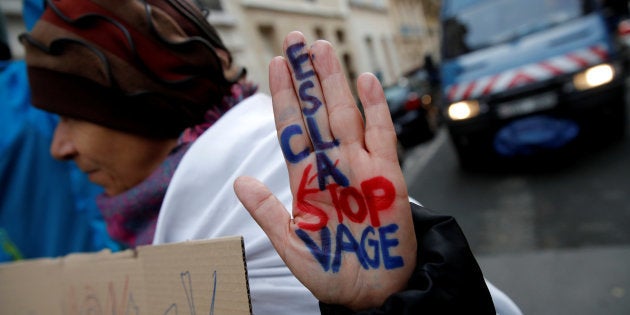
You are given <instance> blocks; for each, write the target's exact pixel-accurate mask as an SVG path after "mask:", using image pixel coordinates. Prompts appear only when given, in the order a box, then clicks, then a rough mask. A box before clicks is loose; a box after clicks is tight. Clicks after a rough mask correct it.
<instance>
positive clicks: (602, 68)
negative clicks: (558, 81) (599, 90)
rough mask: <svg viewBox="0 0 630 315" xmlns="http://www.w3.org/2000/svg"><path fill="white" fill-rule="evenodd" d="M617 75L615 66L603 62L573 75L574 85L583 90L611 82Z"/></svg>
mask: <svg viewBox="0 0 630 315" xmlns="http://www.w3.org/2000/svg"><path fill="white" fill-rule="evenodd" d="M614 77H615V68H614V67H613V66H612V65H609V64H601V65H597V66H594V67H591V68H588V69H586V70H584V71H582V72H580V73H578V74H576V75H575V76H574V77H573V86H575V88H576V89H578V90H580V91H583V90H588V89H592V88H594V87H598V86H602V85H604V84H606V83H609V82H610V81H612V80H613V78H614Z"/></svg>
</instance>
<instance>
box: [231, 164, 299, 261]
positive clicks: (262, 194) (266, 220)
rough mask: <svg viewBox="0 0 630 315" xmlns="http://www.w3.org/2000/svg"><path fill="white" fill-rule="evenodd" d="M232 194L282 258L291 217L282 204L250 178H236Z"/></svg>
mask: <svg viewBox="0 0 630 315" xmlns="http://www.w3.org/2000/svg"><path fill="white" fill-rule="evenodd" d="M234 192H235V193H236V196H237V197H238V199H239V200H240V201H241V203H242V204H243V206H245V209H247V211H248V212H249V214H250V215H251V216H252V217H253V218H254V220H255V221H256V223H258V225H259V226H260V227H261V228H262V229H263V231H264V232H265V234H267V237H269V239H270V240H271V243H272V244H273V246H274V247H275V248H276V251H278V253H279V254H280V256H281V257H282V258H284V253H283V250H284V249H285V248H286V247H285V246H282V244H285V242H286V241H287V240H288V236H289V226H290V223H291V216H290V215H289V212H287V210H286V208H285V207H284V205H283V204H282V202H280V200H278V198H276V196H274V195H273V193H272V192H271V191H270V190H269V188H267V186H265V185H264V184H263V183H261V182H260V181H259V180H257V179H255V178H252V177H247V176H240V177H238V178H237V179H236V180H235V181H234Z"/></svg>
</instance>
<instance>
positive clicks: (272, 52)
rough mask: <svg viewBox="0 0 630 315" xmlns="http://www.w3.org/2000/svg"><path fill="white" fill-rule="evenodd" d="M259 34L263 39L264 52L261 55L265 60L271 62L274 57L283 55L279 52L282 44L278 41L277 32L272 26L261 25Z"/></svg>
mask: <svg viewBox="0 0 630 315" xmlns="http://www.w3.org/2000/svg"><path fill="white" fill-rule="evenodd" d="M258 33H260V37H261V39H262V44H263V50H264V51H263V52H262V54H260V55H261V56H262V57H263V58H264V59H263V60H271V59H273V57H275V56H278V55H280V54H281V52H280V51H277V50H278V49H279V48H278V47H282V43H280V42H279V41H278V40H277V36H276V30H275V29H274V28H273V26H271V25H259V26H258Z"/></svg>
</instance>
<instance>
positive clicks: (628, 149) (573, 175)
mask: <svg viewBox="0 0 630 315" xmlns="http://www.w3.org/2000/svg"><path fill="white" fill-rule="evenodd" d="M628 156H630V132H628V136H626V138H625V139H623V140H622V141H620V142H616V143H613V144H610V145H606V146H603V147H601V148H585V152H584V154H582V155H580V156H577V157H575V158H574V159H572V160H570V161H566V163H561V164H560V165H558V166H556V167H554V168H552V169H551V170H550V169H544V170H540V171H531V170H530V171H503V172H464V171H462V170H461V169H460V168H459V165H458V163H457V158H456V155H455V151H454V149H453V147H452V145H451V143H450V139H449V137H448V133H447V131H446V130H444V129H442V130H440V132H439V133H438V134H437V135H436V137H435V138H434V139H433V140H432V141H430V142H428V143H426V144H422V145H420V146H418V147H416V148H414V149H413V150H411V151H409V152H407V154H406V155H405V160H404V161H405V162H404V166H403V170H404V174H405V177H406V180H407V183H408V185H409V193H410V195H411V196H412V197H413V198H415V199H417V200H418V201H419V202H421V203H422V204H423V205H424V206H425V207H427V208H430V209H433V210H435V211H437V212H440V213H444V214H449V215H452V216H454V217H455V218H456V219H457V221H458V222H459V224H460V226H461V227H462V229H463V230H464V233H465V234H466V236H467V238H468V241H469V243H470V246H471V248H472V250H473V252H474V253H475V255H476V257H477V259H478V262H479V263H480V265H481V268H482V270H483V272H484V275H485V277H486V279H487V280H489V281H490V282H492V283H493V284H494V285H495V286H497V287H498V288H499V289H501V290H502V291H504V292H505V293H506V294H508V295H509V296H510V297H511V298H512V299H513V300H514V301H515V302H516V303H517V304H518V305H519V307H520V308H521V310H522V311H523V313H524V314H537V315H542V314H572V315H579V314H630V194H628V193H627V192H628V187H630V176H629V175H630V163H628V162H627V161H628V160H627V158H628Z"/></svg>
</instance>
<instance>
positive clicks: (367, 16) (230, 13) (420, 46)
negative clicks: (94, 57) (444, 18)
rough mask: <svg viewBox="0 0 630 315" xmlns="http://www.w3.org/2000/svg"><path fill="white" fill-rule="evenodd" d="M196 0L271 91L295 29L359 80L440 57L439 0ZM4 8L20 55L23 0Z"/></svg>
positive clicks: (390, 77) (387, 80)
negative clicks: (277, 59) (326, 44)
mask: <svg viewBox="0 0 630 315" xmlns="http://www.w3.org/2000/svg"><path fill="white" fill-rule="evenodd" d="M194 1H196V2H198V3H199V4H201V5H202V6H203V7H205V8H207V10H208V20H209V21H210V23H211V24H212V25H214V26H215V27H216V28H217V30H218V31H219V33H220V34H221V36H222V38H223V40H224V42H225V44H226V46H227V47H228V48H229V49H230V50H231V51H232V53H233V55H234V60H235V62H236V63H237V64H239V65H242V66H244V67H245V68H247V70H248V78H249V79H250V80H252V81H254V82H256V83H257V84H258V85H259V87H260V90H261V91H263V92H269V88H268V85H269V82H268V80H269V79H268V65H269V61H270V60H271V59H272V58H273V57H274V56H278V55H282V41H283V39H284V36H285V35H286V34H288V33H289V32H291V31H294V30H297V31H301V32H302V33H304V35H305V36H306V38H307V39H308V40H309V41H310V42H312V41H314V40H316V39H325V40H328V41H330V42H331V43H332V44H333V45H334V46H335V49H336V52H337V54H338V56H339V58H340V60H341V61H342V64H343V67H344V70H345V72H346V75H347V77H348V78H349V79H350V80H351V82H354V81H355V79H356V77H357V76H358V75H359V74H360V73H362V72H372V73H374V74H376V75H377V76H378V77H379V78H380V79H381V82H382V83H383V84H384V85H388V84H392V83H394V82H396V81H397V79H398V78H399V77H400V76H401V75H402V74H404V73H405V72H407V71H409V70H411V69H413V68H416V67H418V66H421V65H422V64H423V60H424V59H423V58H424V56H425V55H426V54H432V55H435V56H437V51H436V49H437V48H436V47H438V46H437V41H438V40H439V35H438V34H437V33H438V32H437V31H436V29H437V27H436V26H431V25H432V24H431V22H432V21H431V18H430V16H431V14H433V12H432V11H433V10H435V9H434V8H433V7H435V3H439V0H229V1H228V0H194ZM432 5H433V6H432ZM0 6H1V7H2V9H3V11H4V13H5V15H6V16H7V18H8V19H7V20H8V22H9V25H8V26H9V27H8V31H9V33H10V34H11V36H10V37H11V44H12V48H13V52H14V55H15V56H16V57H17V58H20V57H21V56H23V50H22V47H21V45H19V43H18V42H17V34H19V33H21V32H23V31H24V27H23V26H22V22H21V17H20V10H21V0H2V3H1V4H0ZM432 8H433V9H432ZM427 16H429V18H427ZM434 21H437V15H436V18H435V19H434ZM351 87H352V88H353V89H354V88H355V86H354V84H351Z"/></svg>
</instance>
